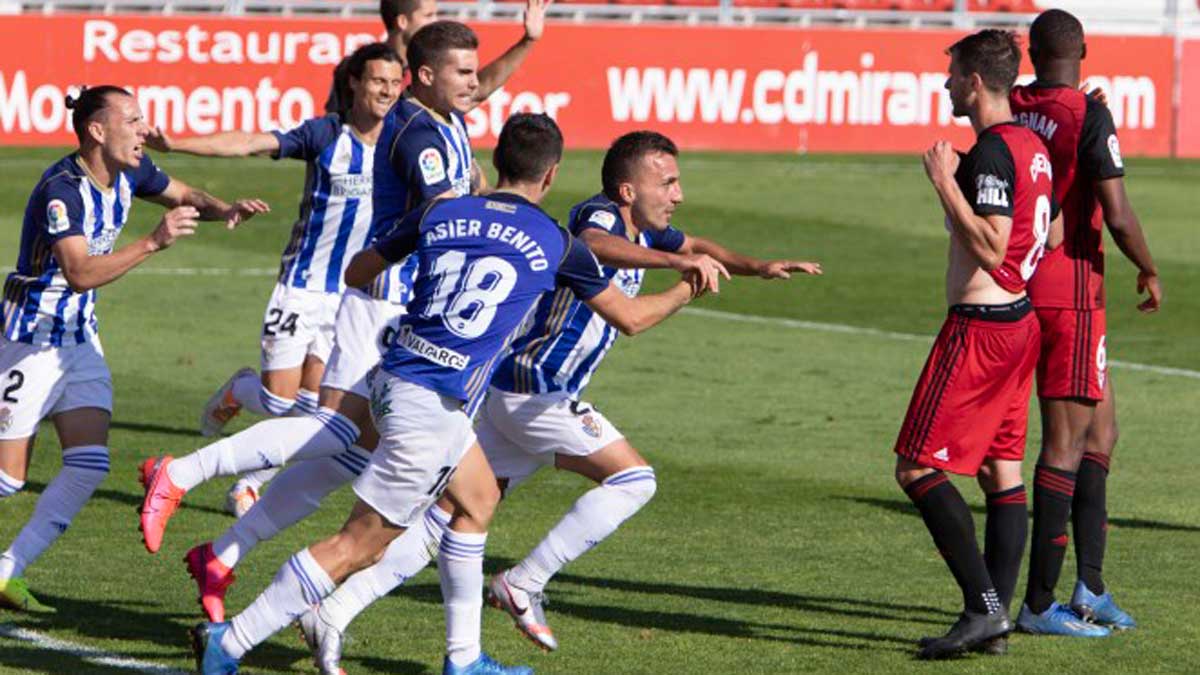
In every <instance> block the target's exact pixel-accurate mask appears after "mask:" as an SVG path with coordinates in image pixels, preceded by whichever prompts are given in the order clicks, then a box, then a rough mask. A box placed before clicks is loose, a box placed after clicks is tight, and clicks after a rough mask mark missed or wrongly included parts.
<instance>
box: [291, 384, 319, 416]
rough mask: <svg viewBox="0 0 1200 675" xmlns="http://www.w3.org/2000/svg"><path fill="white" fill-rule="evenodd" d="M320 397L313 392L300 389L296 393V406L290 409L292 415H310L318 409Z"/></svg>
mask: <svg viewBox="0 0 1200 675" xmlns="http://www.w3.org/2000/svg"><path fill="white" fill-rule="evenodd" d="M320 400H321V397H320V396H319V395H318V394H317V392H315V391H311V390H308V389H301V390H300V391H298V392H296V406H295V407H294V408H292V414H293V415H297V414H299V415H311V414H313V413H315V412H317V409H318V408H319V407H320Z"/></svg>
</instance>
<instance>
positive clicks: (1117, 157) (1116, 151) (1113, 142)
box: [1108, 134, 1125, 169]
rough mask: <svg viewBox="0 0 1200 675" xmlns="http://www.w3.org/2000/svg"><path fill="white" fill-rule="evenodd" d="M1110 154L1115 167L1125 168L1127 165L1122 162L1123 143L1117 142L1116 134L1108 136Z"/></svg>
mask: <svg viewBox="0 0 1200 675" xmlns="http://www.w3.org/2000/svg"><path fill="white" fill-rule="evenodd" d="M1108 154H1110V155H1112V161H1113V166H1115V167H1117V168H1118V169H1124V168H1125V163H1124V162H1122V161H1121V142H1120V141H1118V140H1117V135H1116V134H1109V135H1108Z"/></svg>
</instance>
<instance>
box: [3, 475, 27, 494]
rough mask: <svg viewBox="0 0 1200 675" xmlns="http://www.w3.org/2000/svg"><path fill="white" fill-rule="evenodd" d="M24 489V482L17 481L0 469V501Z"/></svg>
mask: <svg viewBox="0 0 1200 675" xmlns="http://www.w3.org/2000/svg"><path fill="white" fill-rule="evenodd" d="M23 487H25V481H23V480H17V479H16V478H13V477H12V476H10V475H8V474H7V473H4V469H0V499H4V498H5V497H11V496H13V495H15V494H17V493H18V492H20V491H21V488H23Z"/></svg>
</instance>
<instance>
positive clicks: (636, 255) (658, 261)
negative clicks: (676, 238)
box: [579, 228, 729, 293]
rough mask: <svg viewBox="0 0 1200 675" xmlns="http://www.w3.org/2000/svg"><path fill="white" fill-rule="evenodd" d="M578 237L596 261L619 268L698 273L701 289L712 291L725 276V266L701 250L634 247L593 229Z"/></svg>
mask: <svg viewBox="0 0 1200 675" xmlns="http://www.w3.org/2000/svg"><path fill="white" fill-rule="evenodd" d="M579 238H580V239H582V240H583V243H585V244H587V247H588V248H589V249H591V251H592V253H593V254H594V255H595V256H596V259H598V260H599V261H600V262H602V263H604V264H605V265H607V266H609V267H616V268H621V269H629V268H637V269H673V270H676V271H678V272H680V273H688V272H690V273H694V274H696V275H698V276H699V279H698V282H699V283H700V285H701V287H702V288H706V289H708V290H709V291H712V292H713V293H717V292H719V291H720V278H721V277H722V276H723V277H725V278H726V279H728V278H729V272H728V271H726V269H725V266H724V265H722V264H721V263H719V262H717V261H716V260H714V259H713V258H712V257H710V256H708V255H706V254H703V253H668V252H667V251H660V250H658V249H653V248H647V247H645V246H638V245H637V244H635V243H633V242H631V241H629V240H628V239H626V238H625V237H620V236H617V235H615V234H610V233H608V232H604V231H602V230H599V229H596V228H587V229H585V230H584V231H583V232H581V233H580V234H579Z"/></svg>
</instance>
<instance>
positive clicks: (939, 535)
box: [904, 471, 1000, 614]
mask: <svg viewBox="0 0 1200 675" xmlns="http://www.w3.org/2000/svg"><path fill="white" fill-rule="evenodd" d="M904 491H905V492H906V493H908V498H909V499H911V500H912V501H913V503H914V504H916V505H917V509H918V510H919V511H920V512H921V518H923V519H924V520H925V527H927V528H929V533H930V534H932V535H933V543H934V545H935V546H937V548H938V551H939V552H941V554H942V558H944V559H945V560H946V565H947V566H948V567H949V568H950V573H951V574H953V575H954V579H955V581H957V582H958V585H959V588H961V589H962V594H963V605H964V606H965V607H966V608H967V609H968V610H970V611H973V612H978V613H980V614H991V613H993V612H997V611H999V610H1000V599H999V598H998V597H997V595H996V589H995V588H994V587H993V586H992V580H991V577H989V576H988V571H987V565H986V564H985V563H984V562H983V555H982V554H980V552H979V544H978V543H977V542H976V541H975V520H974V519H973V518H972V517H971V510H970V509H968V508H967V503H966V502H964V501H963V498H962V495H961V494H959V493H958V490H957V489H955V487H954V484H953V483H951V482H950V479H949V478H947V477H946V474H944V473H942V472H941V471H935V472H933V473H931V474H928V475H925V476H921V477H920V478H918V479H917V480H915V481H913V482H912V483H909V484H908V486H907V487H906V488H904Z"/></svg>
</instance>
